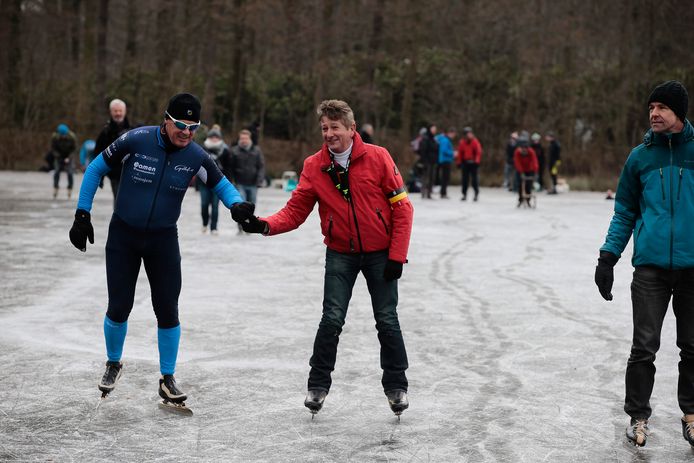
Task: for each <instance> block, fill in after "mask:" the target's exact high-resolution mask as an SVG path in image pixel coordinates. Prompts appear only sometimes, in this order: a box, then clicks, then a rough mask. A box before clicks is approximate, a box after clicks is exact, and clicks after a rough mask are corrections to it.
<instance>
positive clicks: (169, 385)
mask: <svg viewBox="0 0 694 463" xmlns="http://www.w3.org/2000/svg"><path fill="white" fill-rule="evenodd" d="M159 397H161V398H162V399H163V400H162V402H160V403H159V407H160V408H164V409H167V410H170V411H175V412H180V413H183V414H186V415H192V414H193V411H192V410H191V409H190V408H188V407H186V404H185V400H186V399H187V398H188V396H187V395H186V394H185V393H184V392H183V391H181V390H180V389H178V387H177V386H176V379H175V378H174V377H173V375H163V376H162V377H161V378H159Z"/></svg>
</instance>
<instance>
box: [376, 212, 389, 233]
mask: <svg viewBox="0 0 694 463" xmlns="http://www.w3.org/2000/svg"><path fill="white" fill-rule="evenodd" d="M376 215H378V219H379V220H380V221H381V223H382V224H383V228H384V229H385V231H386V235H388V234H389V233H388V225H386V219H384V218H383V214H381V210H380V209H378V208H376Z"/></svg>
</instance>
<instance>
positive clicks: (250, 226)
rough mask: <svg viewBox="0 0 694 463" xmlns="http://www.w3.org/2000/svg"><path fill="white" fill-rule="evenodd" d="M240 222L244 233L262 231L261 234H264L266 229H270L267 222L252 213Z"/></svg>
mask: <svg viewBox="0 0 694 463" xmlns="http://www.w3.org/2000/svg"><path fill="white" fill-rule="evenodd" d="M240 223H241V228H243V231H245V232H246V233H262V234H263V235H266V234H267V233H268V231H270V227H269V226H268V224H267V222H266V221H264V220H260V219H259V218H258V217H256V216H254V215H252V216H251V218H250V219H247V220H246V221H244V222H240Z"/></svg>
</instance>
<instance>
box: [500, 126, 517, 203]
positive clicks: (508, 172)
mask: <svg viewBox="0 0 694 463" xmlns="http://www.w3.org/2000/svg"><path fill="white" fill-rule="evenodd" d="M517 140H518V132H511V135H509V138H508V143H507V144H506V164H504V182H503V184H502V185H501V187H502V188H507V189H508V191H516V189H517V188H516V186H517V185H516V167H515V165H514V162H513V153H515V151H516V145H517Z"/></svg>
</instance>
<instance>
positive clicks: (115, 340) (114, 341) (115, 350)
mask: <svg viewBox="0 0 694 463" xmlns="http://www.w3.org/2000/svg"><path fill="white" fill-rule="evenodd" d="M127 332H128V322H127V321H125V322H123V323H118V322H114V321H113V320H111V319H110V318H108V316H106V317H104V338H105V339H106V355H107V356H108V360H109V361H111V362H120V358H121V356H122V355H123V344H125V335H126V333H127Z"/></svg>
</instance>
